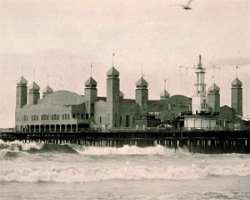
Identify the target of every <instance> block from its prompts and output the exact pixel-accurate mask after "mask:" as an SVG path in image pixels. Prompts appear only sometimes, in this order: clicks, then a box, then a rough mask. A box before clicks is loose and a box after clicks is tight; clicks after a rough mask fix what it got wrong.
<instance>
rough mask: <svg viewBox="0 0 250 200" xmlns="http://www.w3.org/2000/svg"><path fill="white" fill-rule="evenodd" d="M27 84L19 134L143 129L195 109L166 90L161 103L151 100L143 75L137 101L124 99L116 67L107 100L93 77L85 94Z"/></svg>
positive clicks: (19, 104)
mask: <svg viewBox="0 0 250 200" xmlns="http://www.w3.org/2000/svg"><path fill="white" fill-rule="evenodd" d="M80 84H81V83H80ZM27 85H28V81H27V80H26V79H25V78H24V77H21V78H20V80H19V81H18V82H17V86H16V130H17V131H19V132H65V131H67V132H76V131H81V130H82V129H85V128H100V129H117V128H135V129H141V128H146V127H152V126H157V125H159V124H161V123H168V122H169V121H171V120H174V119H175V118H176V117H177V116H180V115H181V114H182V113H185V112H191V110H192V105H191V104H192V100H191V98H189V97H186V96H183V95H173V96H171V95H170V94H169V93H168V92H167V91H166V89H164V91H163V92H162V93H161V94H160V97H159V99H158V100H150V99H149V98H148V96H149V95H148V94H149V90H148V82H147V81H146V80H145V78H144V77H143V76H142V77H140V78H139V80H138V81H137V82H136V84H135V98H134V99H128V98H124V94H123V93H122V92H121V90H120V73H119V71H118V70H117V69H116V68H115V67H114V66H112V67H111V68H110V69H109V70H108V72H107V79H106V90H107V91H106V94H107V95H106V97H102V96H98V88H97V82H96V80H95V79H94V78H93V77H92V76H91V77H90V78H89V79H88V80H87V81H86V82H85V88H84V94H77V93H75V92H72V91H65V90H59V91H53V89H52V88H51V87H50V86H47V87H46V88H45V89H44V90H43V91H42V94H40V86H39V85H38V84H37V83H36V82H32V83H31V84H30V85H29V87H28V86H27ZM41 96H42V98H41Z"/></svg>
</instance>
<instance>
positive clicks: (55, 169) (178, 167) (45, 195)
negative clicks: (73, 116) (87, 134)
mask: <svg viewBox="0 0 250 200" xmlns="http://www.w3.org/2000/svg"><path fill="white" fill-rule="evenodd" d="M0 199H1V200H7V199H8V200H9V199H13V200H17V199H18V200H19V199H25V200H29V199H30V200H35V199H45V200H50V199H51V200H52V199H53V200H54V199H70V200H72V199H79V200H80V199H81V200H83V199H89V200H90V199H96V200H97V199H98V200H102V199H103V200H104V199H105V200H106V199H107V200H116V199H120V200H134V199H135V200H164V199H169V200H189V199H191V200H196V199H197V200H208V199H209V200H210V199H211V200H217V199H218V200H224V199H225V200H228V199H232V200H238V199H242V200H247V199H250V155H247V154H198V153H195V154H192V153H189V152H188V151H186V150H185V149H178V150H177V151H175V150H173V149H169V148H166V147H163V146H160V145H156V146H153V147H137V146H123V147H120V148H115V147H85V146H79V145H73V144H63V145H57V144H41V143H22V142H19V141H14V142H3V141H1V140H0Z"/></svg>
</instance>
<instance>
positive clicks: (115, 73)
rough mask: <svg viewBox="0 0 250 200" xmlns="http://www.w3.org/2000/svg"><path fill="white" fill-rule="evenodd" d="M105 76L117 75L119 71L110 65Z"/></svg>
mask: <svg viewBox="0 0 250 200" xmlns="http://www.w3.org/2000/svg"><path fill="white" fill-rule="evenodd" d="M107 76H116V77H117V76H119V71H118V70H117V69H116V68H114V67H111V68H110V69H109V70H108V72H107Z"/></svg>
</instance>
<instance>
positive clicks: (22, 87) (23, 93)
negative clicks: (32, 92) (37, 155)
mask: <svg viewBox="0 0 250 200" xmlns="http://www.w3.org/2000/svg"><path fill="white" fill-rule="evenodd" d="M27 83H28V82H27V80H26V79H25V78H24V77H23V76H21V78H20V79H19V80H18V82H17V86H16V108H22V107H23V106H24V105H26V104H27Z"/></svg>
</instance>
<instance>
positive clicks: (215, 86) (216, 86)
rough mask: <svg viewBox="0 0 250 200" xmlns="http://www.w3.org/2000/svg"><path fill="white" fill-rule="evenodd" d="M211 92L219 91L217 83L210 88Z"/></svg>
mask: <svg viewBox="0 0 250 200" xmlns="http://www.w3.org/2000/svg"><path fill="white" fill-rule="evenodd" d="M208 91H209V92H219V91H220V88H219V86H218V85H216V84H215V83H213V84H212V85H211V86H210V87H209V88H208Z"/></svg>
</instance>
